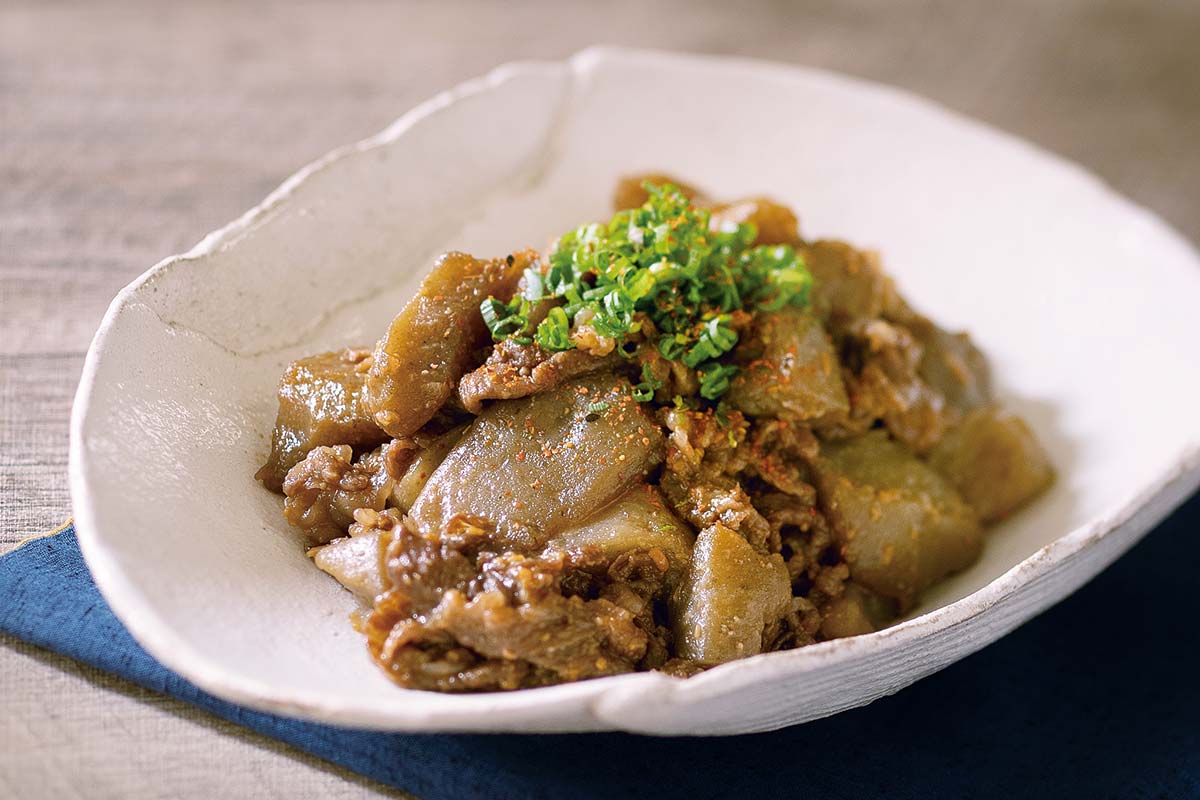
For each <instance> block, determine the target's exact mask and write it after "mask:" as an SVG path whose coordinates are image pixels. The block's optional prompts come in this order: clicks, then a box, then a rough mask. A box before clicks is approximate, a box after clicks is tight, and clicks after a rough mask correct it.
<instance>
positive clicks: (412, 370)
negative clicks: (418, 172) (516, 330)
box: [366, 250, 538, 438]
mask: <svg viewBox="0 0 1200 800" xmlns="http://www.w3.org/2000/svg"><path fill="white" fill-rule="evenodd" d="M537 258H538V255H537V253H536V252H534V251H532V250H524V251H521V252H519V253H514V254H512V255H510V256H508V257H507V258H495V259H490V260H486V261H485V260H481V259H478V258H474V257H472V256H469V255H467V254H466V253H459V252H452V253H447V254H445V255H444V256H442V257H441V258H439V259H438V261H437V263H436V264H434V267H433V270H432V271H431V272H430V273H429V275H427V276H426V277H425V280H424V281H422V282H421V288H420V289H418V290H417V294H416V296H415V297H414V298H413V299H412V300H410V301H409V302H408V304H407V305H406V306H405V307H404V310H403V311H401V312H400V313H399V314H398V315H397V316H396V318H395V319H394V320H392V324H391V327H390V328H388V332H387V335H386V336H385V337H384V338H383V339H381V340H380V341H379V344H378V345H376V347H375V356H374V363H373V364H372V365H371V369H370V371H369V372H368V374H367V395H366V396H367V406H368V407H369V409H370V411H371V413H372V415H373V416H372V418H373V419H374V420H375V423H376V424H377V425H378V426H379V427H380V428H383V430H385V431H387V432H388V433H389V434H391V435H392V436H394V437H397V438H399V437H402V436H408V435H410V434H412V433H415V432H416V431H417V430H418V429H420V427H421V426H422V425H424V424H425V423H426V422H428V421H429V420H430V419H431V418H432V417H433V415H434V414H435V413H437V411H438V409H440V408H441V407H442V405H443V404H444V403H445V402H446V401H447V400H448V399H450V396H451V394H453V392H454V388H455V386H456V385H457V384H458V380H459V378H461V377H462V376H463V373H465V372H467V371H468V370H469V369H471V367H472V366H474V364H475V363H476V362H475V361H474V354H475V351H476V350H478V349H479V348H480V347H483V346H484V345H486V344H487V343H488V341H489V340H490V338H491V337H490V336H489V334H488V329H487V325H485V324H484V321H483V317H482V316H481V315H480V313H479V304H480V303H481V302H483V301H484V300H486V299H487V298H488V297H489V296H492V295H494V296H496V297H498V298H502V299H508V297H509V296H510V295H511V294H512V293H513V290H514V289H515V288H516V285H517V280H518V279H519V278H520V277H521V273H522V272H523V271H524V270H525V268H526V267H529V266H530V265H531V264H533V263H534V262H535V261H536V260H537Z"/></svg>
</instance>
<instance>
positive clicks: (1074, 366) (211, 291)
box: [70, 49, 1200, 734]
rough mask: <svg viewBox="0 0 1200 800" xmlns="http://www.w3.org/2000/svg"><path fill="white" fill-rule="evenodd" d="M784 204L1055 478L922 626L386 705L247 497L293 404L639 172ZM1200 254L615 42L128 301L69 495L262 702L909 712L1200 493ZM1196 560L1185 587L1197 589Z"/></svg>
mask: <svg viewBox="0 0 1200 800" xmlns="http://www.w3.org/2000/svg"><path fill="white" fill-rule="evenodd" d="M647 168H655V169H663V170H666V171H669V172H673V173H676V174H678V175H680V176H681V177H683V178H685V179H687V180H688V181H692V182H694V183H696V184H698V185H700V186H702V187H704V188H705V189H707V190H709V191H710V192H712V193H713V194H714V195H715V196H718V197H732V196H737V195H740V194H748V193H767V194H771V195H775V196H777V197H779V198H781V199H782V200H784V201H786V202H788V203H790V204H791V205H793V206H794V207H795V208H796V209H798V211H799V213H800V215H801V226H802V230H803V231H804V232H805V233H806V234H808V235H820V236H835V237H841V238H846V239H849V240H851V241H853V242H856V243H858V244H860V245H863V246H871V247H877V248H879V249H880V250H881V251H882V253H883V256H884V263H885V265H886V267H887V268H888V269H889V270H890V271H891V272H892V273H893V274H894V275H895V276H896V277H897V278H898V280H899V283H900V285H901V288H902V289H903V290H904V291H905V292H906V293H907V294H908V296H909V297H910V298H911V299H912V300H913V302H914V303H915V304H916V305H917V306H918V307H919V308H921V309H923V310H925V311H926V312H928V313H929V314H931V315H933V316H934V317H935V318H937V319H938V320H940V321H941V322H943V323H944V324H947V325H950V326H957V327H963V328H969V329H970V330H971V332H972V333H973V334H974V335H975V337H976V340H977V341H978V342H979V343H980V344H981V345H982V346H983V348H984V349H985V350H986V352H987V353H988V354H989V355H990V356H991V358H992V359H993V364H994V366H995V370H996V373H997V375H998V379H999V384H1000V388H1001V392H1002V394H1003V395H1004V398H1005V400H1006V402H1007V403H1008V404H1009V405H1010V407H1012V408H1014V409H1015V410H1016V411H1018V412H1019V413H1021V414H1022V415H1024V416H1025V418H1026V419H1027V420H1029V421H1030V422H1031V423H1032V425H1033V427H1034V428H1035V429H1036V430H1037V433H1038V435H1039V436H1040V437H1041V439H1042V441H1043V442H1045V443H1046V444H1047V446H1048V448H1049V450H1050V452H1051V453H1052V456H1053V459H1054V462H1055V464H1056V466H1057V468H1058V470H1059V474H1060V478H1059V481H1058V483H1057V485H1056V487H1055V488H1054V490H1053V491H1052V492H1051V493H1050V494H1049V495H1048V496H1046V497H1045V498H1043V499H1042V500H1040V501H1039V502H1038V503H1037V504H1036V505H1035V506H1033V507H1032V508H1030V509H1028V510H1027V511H1025V512H1023V513H1021V514H1020V515H1019V516H1018V517H1017V518H1015V519H1013V520H1011V521H1009V522H1007V523H1005V524H1004V525H1002V526H1001V527H999V528H997V529H996V530H994V531H993V533H992V535H991V538H990V540H989V542H988V544H987V548H986V550H985V553H984V556H983V559H982V560H981V561H980V562H979V563H978V564H977V565H975V566H974V567H972V568H971V569H970V570H968V571H966V572H965V573H963V574H961V575H958V576H956V577H954V578H953V579H951V580H949V581H947V582H946V583H944V584H942V585H941V586H939V587H938V588H937V589H936V591H934V592H932V593H930V594H929V596H928V597H927V598H926V599H925V603H924V605H923V606H922V607H921V608H919V609H918V610H917V613H916V614H915V615H913V616H912V617H911V618H909V619H907V620H905V621H903V622H901V623H900V624H898V625H896V626H894V627H892V628H889V629H887V630H884V631H881V632H879V633H874V634H871V635H869V636H859V637H855V638H852V639H845V640H840V641H833V642H828V643H824V644H818V645H815V646H812V647H806V648H803V649H800V650H793V651H789V652H781V653H771V654H768V655H763V656H757V657H755V658H751V659H747V660H744V661H739V662H735V663H731V664H727V665H724V666H721V667H718V668H716V669H713V670H710V671H708V672H706V673H704V674H702V675H700V676H698V677H694V678H691V679H690V680H686V681H684V680H678V679H673V678H669V677H666V676H664V675H661V674H656V673H646V674H635V675H624V676H618V677H612V678H606V679H602V680H594V681H585V682H581V683H575V684H568V685H563V686H555V687H550V688H545V689H536V690H526V691H521V692H515V693H508V694H486V695H474V696H448V695H439V694H434V693H426V692H416V691H405V690H402V689H399V688H397V687H396V686H394V685H392V684H391V683H389V682H388V681H387V680H386V679H385V678H384V676H383V675H382V673H381V672H380V671H379V670H378V669H377V668H376V667H375V666H374V665H373V664H372V662H371V661H370V659H369V658H368V656H367V653H366V649H365V647H364V644H363V641H362V639H361V637H360V636H359V635H358V634H357V633H355V632H354V631H353V630H351V628H350V626H349V624H348V622H347V614H348V612H349V611H350V609H351V608H352V605H353V603H352V600H351V598H350V596H349V595H348V594H347V593H346V592H344V591H343V590H342V589H341V588H339V587H338V586H337V584H335V583H334V581H333V580H332V579H330V578H328V577H326V576H325V575H324V574H322V573H320V572H318V571H317V570H316V569H315V568H314V567H313V566H312V564H311V563H310V562H309V560H308V559H307V558H305V556H304V552H303V549H302V548H301V547H300V546H299V544H298V543H297V537H296V535H295V534H294V532H293V531H291V530H289V528H288V527H287V526H286V525H285V524H284V521H283V519H282V517H281V515H280V500H279V498H278V497H277V496H276V495H273V494H270V493H268V492H267V491H265V490H264V489H262V488H261V487H260V486H259V485H258V484H257V483H255V482H254V480H253V479H252V477H251V476H252V475H253V473H254V471H255V469H256V468H257V467H258V466H259V464H260V463H261V462H262V461H263V459H264V457H265V456H266V453H267V450H268V432H269V430H270V428H271V424H272V421H273V418H274V412H275V400H274V388H275V383H276V380H277V379H278V377H279V374H280V372H281V371H282V369H283V367H284V365H285V364H286V363H287V362H288V361H289V360H291V359H294V358H296V357H298V356H301V355H305V354H308V353H312V352H316V351H320V350H327V349H332V348H335V347H339V346H341V345H344V344H347V343H363V344H365V343H369V342H372V341H374V340H375V339H376V338H377V337H378V336H379V335H380V334H381V333H382V331H383V330H384V328H385V326H386V324H387V322H388V320H389V319H390V318H391V316H392V315H393V313H395V311H396V310H397V309H398V308H400V305H401V303H402V302H403V301H404V300H405V299H406V297H407V296H408V295H409V293H410V292H411V291H412V289H413V287H414V286H415V283H416V282H417V280H418V279H419V277H420V276H421V275H422V274H423V273H424V272H425V270H426V268H427V267H428V265H429V264H430V263H431V260H432V259H433V258H434V256H435V255H436V254H438V253H440V252H441V251H443V250H446V249H450V248H456V249H464V250H468V251H471V252H475V253H479V254H483V255H495V254H499V253H506V252H509V251H511V250H513V249H515V248H518V247H523V246H540V245H543V244H544V243H545V242H546V241H547V240H548V238H549V237H551V236H553V235H554V234H556V233H558V232H561V231H565V230H568V229H569V228H571V227H573V226H574V225H575V224H577V223H579V222H581V221H584V220H589V219H596V218H600V217H603V216H605V215H606V214H607V213H608V211H609V209H608V200H609V196H610V192H611V189H612V186H613V181H614V179H615V178H616V176H617V175H619V174H621V173H626V172H630V171H634V170H639V169H647ZM1198 316H1200V261H1198V259H1197V255H1196V253H1195V252H1194V251H1193V250H1192V249H1191V248H1190V247H1189V246H1188V244H1187V243H1185V242H1184V241H1183V240H1182V239H1181V238H1180V237H1179V236H1177V235H1176V234H1174V233H1173V232H1172V231H1171V230H1169V229H1168V228H1167V227H1165V226H1164V225H1163V224H1162V223H1161V222H1160V221H1158V220H1157V219H1156V218H1155V217H1154V216H1153V215H1151V214H1149V213H1147V212H1146V211H1144V210H1141V209H1139V208H1137V207H1135V206H1133V205H1131V204H1130V203H1129V202H1127V201H1126V200H1123V199H1122V198H1120V197H1118V196H1117V195H1115V194H1114V193H1113V192H1111V191H1110V190H1109V189H1107V188H1106V187H1105V186H1104V185H1102V184H1101V183H1100V182H1099V181H1098V180H1096V179H1095V178H1093V177H1091V176H1090V175H1088V174H1087V173H1085V172H1084V171H1082V170H1081V169H1079V168H1077V167H1075V166H1072V165H1070V164H1067V163H1064V162H1063V161H1061V160H1059V159H1057V158H1055V157H1053V156H1050V155H1048V154H1046V153H1044V152H1041V151H1039V150H1037V149H1035V148H1033V147H1031V146H1029V145H1028V144H1025V143H1023V142H1020V141H1018V140H1016V139H1013V138H1011V137H1009V136H1007V135H1004V134H1001V133H998V132H996V131H993V130H991V129H989V128H986V127H984V126H982V125H979V124H977V123H975V122H971V121H969V120H966V119H963V118H962V117H959V116H956V115H954V114H951V113H948V112H946V111H944V110H942V109H940V108H937V107H935V106H933V105H931V104H930V103H928V102H926V101H923V100H920V99H917V98H914V97H912V96H909V95H906V94H903V93H901V92H897V91H895V90H892V89H887V88H883V87H880V86H876V85H872V84H867V83H863V82H861V81H857V80H851V79H848V78H844V77H840V76H837V75H831V74H828V73H824V72H817V71H813V70H808V69H801V68H796V67H785V66H779V65H774V64H766V63H758V62H752V61H744V60H727V59H718V58H707V57H695V56H683V55H671V54H665V53H654V52H636V51H627V50H613V49H594V50H588V51H586V52H583V53H581V54H579V55H578V56H576V57H574V58H572V59H571V60H569V61H567V62H565V63H529V64H516V65H511V66H506V67H501V68H500V69H498V70H496V71H495V72H493V73H491V74H490V75H488V76H486V77H484V78H482V79H480V80H476V81H472V82H470V83H468V84H465V85H463V86H460V87H458V88H456V89H453V90H451V91H449V92H447V93H445V94H442V95H439V96H438V97H436V98H434V99H432V100H430V101H429V102H427V103H425V104H423V105H421V106H420V107H418V108H416V109H414V110H413V111H411V112H409V113H408V114H406V115H404V116H403V117H401V118H400V119H399V120H398V121H397V122H396V123H395V124H394V125H392V127H390V128H389V129H387V130H386V131H384V132H383V133H381V134H380V135H378V136H376V137H373V138H371V139H368V140H367V141H365V142H362V143H360V144H358V145H354V146H352V147H348V148H345V149H342V150H338V151H336V152H334V153H332V154H330V155H328V156H326V157H325V158H323V159H321V160H320V161H317V162H316V163H314V164H312V165H310V166H308V167H306V168H304V169H303V170H301V171H300V172H299V173H297V174H296V175H294V176H293V177H291V178H290V179H288V180H287V181H286V182H285V183H284V184H283V185H282V186H281V187H280V188H279V189H278V190H276V191H275V192H274V193H273V194H272V195H271V196H270V197H268V198H267V199H266V200H265V201H264V202H263V203H262V204H261V205H259V206H258V207H257V208H254V209H253V210H251V211H250V212H248V213H247V214H246V215H245V216H243V217H242V218H241V219H239V220H237V221H236V222H234V223H232V224H230V225H229V226H227V227H225V228H224V229H222V230H220V231H217V232H216V233H214V234H212V235H210V236H209V237H207V238H206V239H205V240H204V241H203V242H201V243H200V244H199V245H197V246H196V247H195V248H194V249H193V250H192V251H191V252H189V253H187V254H185V255H182V256H176V257H173V258H169V259H167V260H166V261H163V262H162V263H160V264H158V265H157V266H155V267H154V268H153V269H151V270H150V271H149V272H147V273H146V274H145V275H143V276H142V277H141V278H139V279H138V280H136V281H134V282H133V283H132V284H130V285H129V286H128V287H126V288H125V289H124V290H123V291H122V292H121V293H120V295H118V296H117V298H116V299H115V300H114V301H113V304H112V307H111V308H110V309H109V311H108V314H107V315H106V316H105V318H104V322H103V323H102V325H101V327H100V330H99V332H98V333H97V334H96V338H95V341H94V342H93V343H92V348H91V351H90V352H89V353H88V358H87V362H86V365H85V367H84V371H83V379H82V381H81V384H80V387H79V393H78V396H77V397H76V401H75V408H74V413H73V416H72V424H71V464H70V473H71V491H72V495H73V497H74V502H75V521H76V525H77V528H78V532H79V538H80V543H81V545H82V547H83V552H84V554H85V555H86V557H87V561H88V565H89V566H90V567H91V570H92V574H93V575H94V576H95V579H96V582H97V584H98V585H99V587H100V589H101V591H102V592H103V594H104V597H105V598H106V599H107V601H108V602H109V604H110V605H111V606H112V608H113V610H114V611H115V612H116V613H117V615H118V616H119V617H120V618H121V620H122V621H123V622H124V623H125V625H126V626H127V627H128V628H129V630H130V632H131V633H132V634H133V635H134V637H135V638H136V639H137V640H138V641H139V642H140V643H141V644H142V645H144V646H145V647H146V649H147V650H149V651H150V652H151V653H152V654H153V655H154V656H155V657H156V658H158V659H159V660H160V661H161V662H163V663H164V664H165V665H167V666H168V667H170V668H171V669H173V670H175V671H177V672H179V673H180V674H182V675H184V676H185V677H187V678H189V679H190V680H192V681H193V682H195V683H196V684H198V685H200V686H201V687H203V688H204V689H207V690H208V691H210V692H212V693H213V694H216V695H218V696H220V697H223V698H225V699H228V700H231V701H234V702H237V703H242V704H244V705H247V706H251V707H254V708H258V709H264V710H269V711H274V712H278V713H282V714H288V715H294V716H298V717H307V718H310V719H316V720H324V721H328V722H332V723H339V724H343V725H353V726H362V727H370V728H385V729H397V730H479V731H585V730H602V729H625V730H631V731H641V732H649V733H661V734H729V733H741V732H748V731H761V730H768V729H772V728H778V727H781V726H784V725H789V724H793V723H797V722H803V721H806V720H811V719H815V718H818V717H822V716H825V715H828V714H832V713H835V712H837V711H840V710H842V709H846V708H851V707H853V706H858V705H862V704H864V703H868V702H870V701H871V700H874V699H875V698H877V697H880V696H882V695H886V694H889V693H892V692H895V691H897V690H898V689H900V688H902V687H904V686H906V685H908V684H910V683H912V682H913V681H915V680H918V679H919V678H921V677H923V676H925V675H928V674H930V673H932V672H934V671H936V670H938V669H940V668H942V667H944V666H946V665H947V664H949V663H951V662H953V661H955V660H956V659H959V658H962V657H963V656H965V655H967V654H969V653H971V652H973V651H975V650H978V649H979V648H981V647H983V646H984V645H986V644H988V643H989V642H991V641H993V640H995V639H997V638H998V637H1000V636H1003V635H1004V634H1005V633H1007V632H1009V631H1010V630H1012V629H1013V628H1015V627H1016V626H1017V625H1019V624H1021V623H1022V622H1024V621H1025V620H1027V619H1029V618H1030V617H1032V616H1033V615H1034V614H1037V613H1038V612H1039V611H1041V610H1043V609H1045V608H1047V607H1048V606H1050V605H1051V604H1053V603H1055V602H1057V601H1058V600H1060V599H1062V598H1063V597H1065V596H1066V595H1067V594H1069V593H1070V592H1072V591H1074V590H1075V589H1076V588H1078V587H1079V586H1080V585H1082V584H1083V583H1084V582H1086V581H1087V580H1088V579H1089V578H1091V577H1092V576H1094V575H1095V574H1096V573H1097V572H1099V571H1100V570H1101V569H1103V568H1104V567H1105V565H1107V564H1108V563H1110V562H1111V561H1112V560H1113V559H1115V558H1116V557H1117V556H1119V555H1120V554H1121V553H1122V552H1123V551H1124V550H1126V549H1127V548H1128V547H1129V546H1130V545H1131V544H1132V543H1133V542H1135V541H1136V540H1137V539H1138V538H1139V537H1140V536H1141V535H1142V534H1143V533H1144V532H1145V531H1146V530H1148V529H1149V528H1150V527H1151V526H1152V525H1153V524H1154V523H1155V522H1156V521H1158V520H1159V519H1160V518H1161V517H1162V516H1164V515H1165V514H1166V513H1167V512H1168V511H1169V510H1170V509H1171V508H1172V507H1173V506H1174V505H1176V504H1177V503H1178V502H1180V501H1181V500H1182V499H1183V498H1184V497H1185V496H1186V495H1187V494H1189V493H1190V492H1191V491H1192V490H1193V489H1194V488H1195V487H1196V485H1197V483H1198V482H1200V416H1198V414H1197V412H1198V410H1200V347H1198V346H1197V345H1198V344H1200V325H1198V323H1197V317H1198ZM1180 568H1181V569H1182V568H1189V567H1188V566H1187V565H1180Z"/></svg>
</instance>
